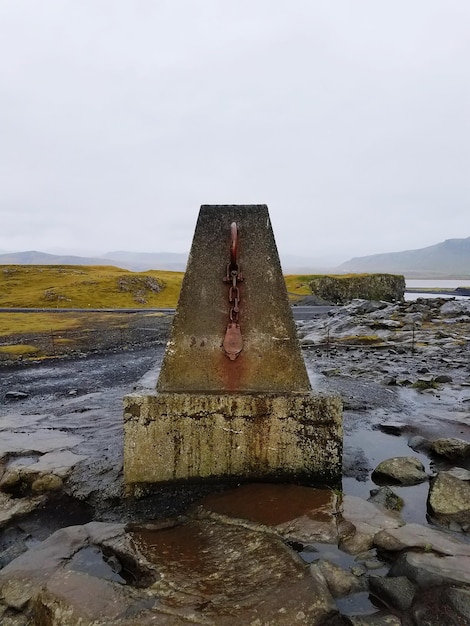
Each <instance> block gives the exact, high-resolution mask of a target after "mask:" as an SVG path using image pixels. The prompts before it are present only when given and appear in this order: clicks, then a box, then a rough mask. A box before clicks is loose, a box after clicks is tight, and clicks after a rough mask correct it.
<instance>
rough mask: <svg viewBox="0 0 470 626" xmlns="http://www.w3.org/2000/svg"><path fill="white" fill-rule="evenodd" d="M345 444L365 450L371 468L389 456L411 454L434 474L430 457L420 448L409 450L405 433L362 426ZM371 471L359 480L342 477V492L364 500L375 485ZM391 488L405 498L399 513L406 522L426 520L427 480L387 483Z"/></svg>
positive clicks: (423, 522) (429, 472)
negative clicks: (418, 482)
mask: <svg viewBox="0 0 470 626" xmlns="http://www.w3.org/2000/svg"><path fill="white" fill-rule="evenodd" d="M347 444H348V445H350V446H351V447H352V448H353V449H355V448H359V449H361V450H364V452H365V455H366V457H367V459H368V460H369V462H370V463H371V466H372V470H373V469H374V468H375V467H377V465H378V464H379V463H380V462H381V461H384V460H385V459H389V458H392V457H398V456H414V457H416V458H418V459H419V460H420V461H421V462H422V463H423V465H424V469H425V471H426V473H427V474H433V471H432V467H431V466H432V461H431V460H430V459H429V458H428V457H427V456H425V455H424V454H421V453H419V452H415V451H414V450H412V449H411V448H410V447H409V446H408V444H407V439H406V436H398V437H397V436H394V435H390V434H387V433H384V432H382V431H380V430H361V431H360V432H353V433H351V434H350V436H348V437H347ZM371 473H372V471H371V472H370V473H369V476H368V478H367V480H365V481H359V480H356V479H355V478H353V477H346V478H343V492H344V493H345V494H347V495H351V496H358V497H359V498H363V499H365V500H367V499H368V498H369V497H370V491H371V489H376V488H377V487H378V485H376V484H375V483H374V482H373V481H372V480H371V477H370V475H371ZM390 487H391V489H392V490H393V491H394V492H395V493H396V494H397V495H399V496H400V497H401V498H402V499H403V502H404V506H403V509H402V510H401V515H402V517H403V519H404V520H405V522H408V523H409V522H415V523H417V524H424V525H426V524H427V523H428V520H427V505H426V501H427V496H428V492H429V482H428V481H425V482H423V483H420V484H418V485H410V486H401V485H390Z"/></svg>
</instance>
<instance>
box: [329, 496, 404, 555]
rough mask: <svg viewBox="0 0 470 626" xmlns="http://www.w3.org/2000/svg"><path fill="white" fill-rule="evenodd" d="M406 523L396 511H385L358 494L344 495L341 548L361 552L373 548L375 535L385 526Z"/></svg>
mask: <svg viewBox="0 0 470 626" xmlns="http://www.w3.org/2000/svg"><path fill="white" fill-rule="evenodd" d="M403 524H404V522H403V520H402V519H401V517H400V515H399V514H398V513H397V512H396V511H385V510H383V509H381V508H379V507H377V506H375V505H374V504H372V503H371V502H367V501H366V500H362V498H357V497H356V496H347V495H346V496H344V497H343V501H342V507H341V519H340V524H339V532H340V544H339V546H340V548H341V550H344V551H345V552H348V553H349V554H359V553H361V552H365V551H367V550H370V548H372V546H373V543H374V536H375V535H376V534H377V533H378V532H379V531H380V530H383V529H385V528H398V527H399V526H402V525H403Z"/></svg>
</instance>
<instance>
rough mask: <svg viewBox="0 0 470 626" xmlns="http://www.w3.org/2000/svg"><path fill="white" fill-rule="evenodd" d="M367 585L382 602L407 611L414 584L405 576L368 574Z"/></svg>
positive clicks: (411, 598) (411, 599) (410, 603)
mask: <svg viewBox="0 0 470 626" xmlns="http://www.w3.org/2000/svg"><path fill="white" fill-rule="evenodd" d="M369 587H370V590H371V591H372V593H374V594H375V595H376V596H377V597H378V598H380V600H382V602H384V604H386V605H388V606H392V607H395V608H397V609H399V610H400V611H407V610H408V609H409V608H410V607H411V605H412V604H413V598H414V595H415V592H416V587H415V585H414V584H413V583H412V582H411V581H410V580H408V578H406V576H395V577H390V576H386V577H383V576H370V577H369Z"/></svg>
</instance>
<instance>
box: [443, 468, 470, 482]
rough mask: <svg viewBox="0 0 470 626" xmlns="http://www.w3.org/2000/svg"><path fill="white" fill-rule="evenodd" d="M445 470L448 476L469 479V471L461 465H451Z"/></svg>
mask: <svg viewBox="0 0 470 626" xmlns="http://www.w3.org/2000/svg"><path fill="white" fill-rule="evenodd" d="M446 471H447V473H448V474H450V476H453V477H454V478H458V479H459V480H470V471H469V470H466V469H464V468H463V467H452V468H451V469H449V470H446Z"/></svg>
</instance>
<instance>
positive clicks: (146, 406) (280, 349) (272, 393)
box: [124, 205, 342, 493]
mask: <svg viewBox="0 0 470 626" xmlns="http://www.w3.org/2000/svg"><path fill="white" fill-rule="evenodd" d="M232 223H235V224H236V225H237V229H238V248H237V250H238V251H237V270H238V271H239V272H241V274H242V275H243V280H240V282H239V283H238V284H237V289H239V293H240V312H239V323H240V328H241V333H242V336H243V349H242V351H241V353H240V354H239V355H238V358H236V359H234V360H230V359H229V358H228V357H227V355H226V354H225V352H224V350H223V347H222V344H223V341H224V336H225V331H226V329H227V325H228V323H229V320H230V316H229V312H230V307H231V304H230V302H229V286H228V285H227V283H226V282H224V277H225V276H226V275H227V266H228V264H229V262H230V261H231V258H230V249H231V238H232V232H231V225H232ZM232 262H233V259H232ZM230 267H231V266H230ZM237 321H238V320H237ZM156 387H157V391H158V392H159V393H157V394H154V393H152V394H149V395H135V394H133V395H131V396H128V397H126V398H125V400H124V404H125V414H124V421H125V427H124V439H125V441H124V479H125V482H126V485H128V487H129V489H128V491H129V492H131V493H132V492H133V493H136V492H135V490H133V489H132V485H136V484H139V483H160V482H169V481H174V480H188V479H225V478H240V479H253V478H254V479H260V478H278V479H279V478H282V479H287V480H289V479H296V480H303V481H309V482H312V481H317V482H320V483H332V482H334V483H335V482H337V481H338V480H339V478H340V474H341V454H342V413H341V411H342V408H341V403H340V401H339V399H337V398H334V397H331V398H324V397H317V396H313V395H311V393H310V391H311V387H310V382H309V378H308V374H307V370H306V367H305V363H304V360H303V357H302V353H301V351H300V347H299V343H298V340H297V333H296V328H295V324H294V319H293V316H292V311H291V308H290V306H289V301H288V298H287V291H286V286H285V282H284V278H283V275H282V270H281V265H280V262H279V256H278V252H277V248H276V243H275V241H274V235H273V231H272V228H271V222H270V219H269V213H268V208H267V206H266V205H228V206H207V205H206V206H202V207H201V210H200V212H199V218H198V221H197V225H196V231H195V234H194V240H193V244H192V247H191V253H190V256H189V261H188V267H187V270H186V273H185V276H184V281H183V285H182V289H181V295H180V299H179V302H178V308H177V311H176V315H175V319H174V322H173V328H172V334H171V337H170V340H169V342H168V345H167V348H166V352H165V356H164V359H163V364H162V369H161V372H160V376H159V378H158V382H157V385H156Z"/></svg>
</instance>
